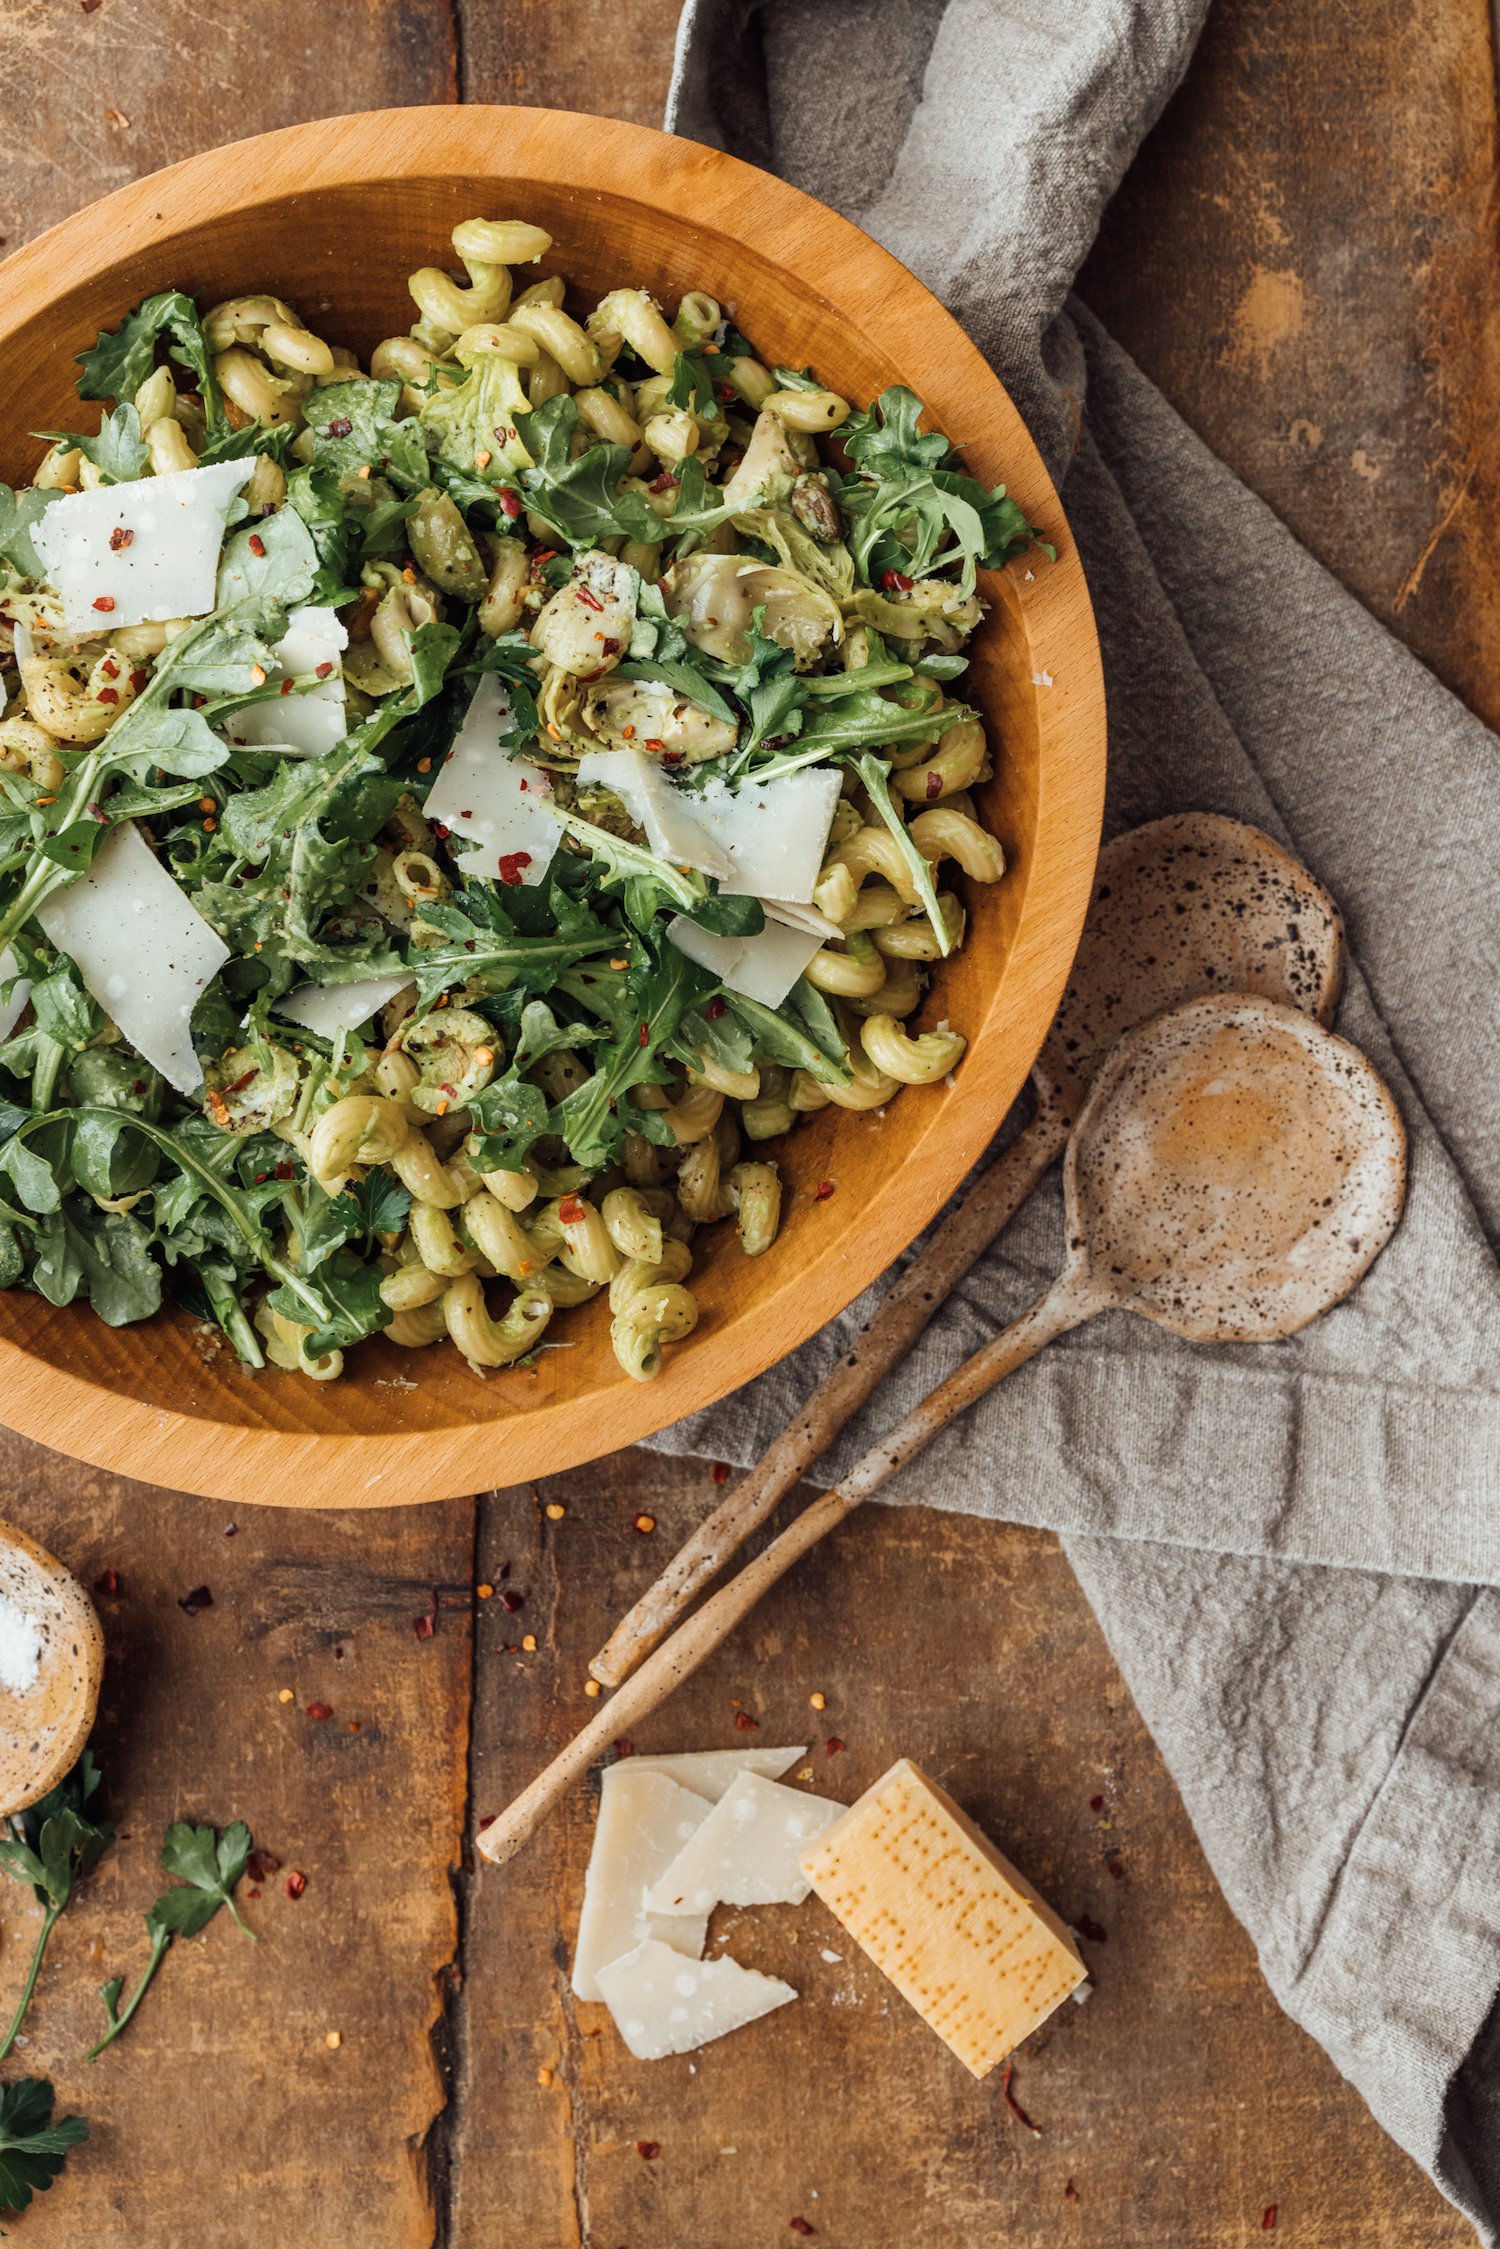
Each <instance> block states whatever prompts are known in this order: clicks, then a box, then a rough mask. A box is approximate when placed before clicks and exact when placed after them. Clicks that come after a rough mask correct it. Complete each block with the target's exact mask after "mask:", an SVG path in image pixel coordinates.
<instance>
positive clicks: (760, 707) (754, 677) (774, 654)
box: [730, 604, 807, 766]
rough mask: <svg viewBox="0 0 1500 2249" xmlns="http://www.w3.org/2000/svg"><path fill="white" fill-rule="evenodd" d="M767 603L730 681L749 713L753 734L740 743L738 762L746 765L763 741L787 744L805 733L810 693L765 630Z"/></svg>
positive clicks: (752, 626)
mask: <svg viewBox="0 0 1500 2249" xmlns="http://www.w3.org/2000/svg"><path fill="white" fill-rule="evenodd" d="M765 616H766V612H765V607H764V604H762V606H761V607H760V608H758V609H757V610H756V612H755V614H754V616H753V617H752V619H751V621H750V654H749V656H748V657H747V658H746V660H745V662H744V663H743V664H742V665H741V666H740V668H739V670H738V672H737V673H736V674H735V676H734V678H733V680H732V681H731V682H730V685H731V686H732V688H733V690H734V693H735V694H736V695H737V696H738V697H739V699H740V701H741V702H742V703H743V704H744V706H745V708H746V710H747V711H748V712H749V713H750V732H749V733H748V734H747V735H746V737H745V739H744V741H743V742H742V743H741V744H740V748H739V752H738V759H737V763H738V764H739V765H741V766H742V765H743V764H744V763H745V761H746V760H747V759H748V758H749V757H750V755H751V753H752V752H753V751H755V750H757V749H759V747H760V745H761V743H762V742H765V741H769V740H772V739H775V740H777V741H785V740H786V739H787V738H788V737H789V736H792V735H797V734H800V733H801V731H802V716H801V712H802V706H803V704H804V703H805V702H806V700H807V691H806V688H805V687H804V685H803V683H802V681H801V679H800V678H798V676H797V674H796V671H795V669H794V666H795V662H796V659H795V657H794V655H793V652H792V650H791V649H790V648H783V647H782V645H781V643H780V641H778V640H768V639H767V638H766V635H765V633H764V632H763V631H762V629H761V628H762V626H763V625H764V623H765Z"/></svg>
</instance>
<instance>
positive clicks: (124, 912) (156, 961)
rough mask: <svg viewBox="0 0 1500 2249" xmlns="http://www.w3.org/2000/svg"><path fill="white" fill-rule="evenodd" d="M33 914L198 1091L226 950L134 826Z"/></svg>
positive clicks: (148, 1051) (138, 1043)
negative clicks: (202, 1004) (207, 1008)
mask: <svg viewBox="0 0 1500 2249" xmlns="http://www.w3.org/2000/svg"><path fill="white" fill-rule="evenodd" d="M184 473H189V472H184ZM159 481H165V479H161V480H159ZM90 497H92V495H90ZM36 918H37V920H38V921H39V922H40V923H41V925H42V927H43V929H44V930H45V931H46V932H47V936H48V938H49V939H50V941H51V942H52V944H54V945H55V946H56V947H57V949H58V951H59V952H62V953H67V954H68V955H69V957H70V958H71V959H72V960H73V961H75V962H76V963H77V966H78V973H79V974H80V976H81V977H82V978H83V981H84V983H85V985H86V986H87V987H88V990H89V992H90V993H91V994H92V996H93V998H94V999H96V1000H97V1001H98V1003H99V1005H100V1006H101V1007H102V1008H103V1009H104V1010H105V1011H106V1013H107V1014H108V1015H110V1016H111V1017H112V1019H113V1020H114V1022H115V1023H116V1024H118V1026H119V1028H120V1030H121V1031H122V1032H123V1033H124V1035H125V1037H126V1038H127V1039H128V1040H129V1041H130V1044H131V1045H132V1046H133V1047H134V1048H135V1050H136V1052H137V1053H138V1054H143V1055H144V1056H145V1057H146V1060H147V1061H148V1062H149V1063H150V1064H151V1065H152V1067H153V1069H157V1070H160V1072H161V1074H162V1076H163V1077H164V1078H165V1079H166V1081H167V1083H168V1084H169V1085H172V1086H175V1087H176V1089H177V1091H178V1092H179V1093H196V1092H197V1090H198V1088H199V1086H200V1085H202V1083H203V1072H202V1070H201V1068H200V1067H199V1064H198V1057H197V1055H196V1054H195V1053H194V1052H193V1040H192V1030H191V1022H192V1013H193V1009H194V1008H195V1007H196V1006H197V1004H198V1001H199V1000H200V999H201V998H202V996H203V993H204V992H205V991H206V990H207V988H208V986H209V984H210V983H211V982H212V980H213V978H214V977H215V976H217V974H218V972H219V970H220V969H221V968H222V967H223V965H224V963H225V961H227V960H228V958H229V947H228V946H227V945H226V944H225V943H224V941H223V939H222V938H221V937H220V936H219V935H218V933H217V931H215V930H213V929H211V928H210V927H209V925H208V923H207V922H206V921H205V920H204V919H203V916H202V915H201V914H200V913H199V912H198V909H197V907H196V906H194V905H193V903H192V901H191V900H190V899H189V897H188V895H187V893H186V892H185V891H184V890H182V889H180V888H179V887H178V885H177V884H176V883H175V882H174V881H173V879H172V877H171V876H170V875H169V874H168V873H167V870H166V868H165V867H164V866H163V865H162V864H161V862H160V860H159V859H158V858H157V857H156V855H155V853H154V852H153V851H152V849H151V846H150V845H149V844H148V843H147V841H146V839H145V837H144V836H143V835H142V834H141V831H140V829H139V828H138V827H137V826H136V825H135V822H134V821H133V820H126V821H124V822H122V823H121V825H120V826H119V827H117V828H116V829H115V831H114V833H113V834H112V835H111V836H109V837H108V839H107V840H106V841H105V842H104V843H103V844H101V845H100V847H99V850H98V852H97V854H96V855H95V858H94V863H93V865H92V866H91V867H90V869H89V871H88V873H87V874H86V875H83V876H81V877H80V878H79V880H78V881H77V882H75V883H72V884H70V885H69V887H68V888H67V889H66V890H60V891H58V892H57V893H56V894H55V896H53V897H51V898H49V899H47V900H46V902H45V903H44V904H43V905H41V906H40V907H38V909H37V917H36Z"/></svg>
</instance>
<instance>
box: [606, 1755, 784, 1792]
mask: <svg viewBox="0 0 1500 2249" xmlns="http://www.w3.org/2000/svg"><path fill="white" fill-rule="evenodd" d="M806 1755H807V1745H806V1744H805V1743H803V1744H802V1745H801V1746H800V1747H799V1748H796V1749H685V1750H680V1751H678V1752H677V1753H676V1754H675V1755H666V1756H659V1757H657V1756H652V1755H651V1753H650V1752H649V1751H647V1752H646V1753H645V1754H644V1755H643V1754H642V1753H641V1752H640V1751H639V1750H637V1751H636V1752H635V1753H634V1754H633V1755H632V1757H631V1759H630V1764H631V1766H632V1769H633V1770H634V1771H636V1772H638V1773H665V1774H666V1776H667V1778H668V1780H675V1781H676V1783H677V1785H678V1787H679V1788H690V1789H691V1790H692V1792H693V1794H694V1795H695V1796H706V1797H707V1798H708V1800H709V1802H710V1803H711V1804H717V1803H718V1801H719V1798H720V1797H721V1796H722V1795H724V1794H725V1792H726V1790H728V1789H731V1788H733V1786H734V1784H735V1782H736V1781H737V1780H738V1779H739V1777H740V1775H741V1773H759V1774H761V1776H762V1777H763V1778H764V1779H766V1780H780V1778H781V1776H782V1774H783V1773H784V1772H787V1771H789V1770H790V1768H791V1767H792V1766H793V1765H795V1764H796V1762H797V1759H798V1758H799V1757H805V1756H806ZM611 1769H612V1768H611Z"/></svg>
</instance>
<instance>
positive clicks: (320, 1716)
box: [307, 1702, 333, 1726]
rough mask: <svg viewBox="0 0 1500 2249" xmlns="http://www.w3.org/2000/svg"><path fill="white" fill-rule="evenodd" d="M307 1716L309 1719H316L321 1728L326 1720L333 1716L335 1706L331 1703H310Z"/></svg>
mask: <svg viewBox="0 0 1500 2249" xmlns="http://www.w3.org/2000/svg"><path fill="white" fill-rule="evenodd" d="M307 1715H308V1717H309V1718H316V1719H317V1721H318V1724H319V1725H320V1726H321V1725H322V1723H323V1721H324V1719H325V1718H331V1717H332V1716H333V1704H332V1703H331V1702H310V1703H309V1704H308V1706H307Z"/></svg>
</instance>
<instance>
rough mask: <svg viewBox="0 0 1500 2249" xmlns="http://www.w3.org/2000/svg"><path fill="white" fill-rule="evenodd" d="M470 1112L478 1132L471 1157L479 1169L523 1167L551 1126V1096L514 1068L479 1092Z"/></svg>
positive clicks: (516, 1169) (517, 1169) (472, 1099)
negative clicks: (517, 1072)
mask: <svg viewBox="0 0 1500 2249" xmlns="http://www.w3.org/2000/svg"><path fill="white" fill-rule="evenodd" d="M469 1114H470V1116H471V1118H472V1119H473V1123H474V1131H475V1133H476V1135H477V1137H476V1139H475V1142H474V1152H473V1156H472V1159H471V1160H472V1162H473V1165H474V1168H475V1170H476V1171H520V1170H521V1169H522V1168H523V1166H524V1164H525V1162H526V1157H527V1154H528V1152H529V1150H530V1148H531V1146H532V1143H533V1142H534V1141H537V1140H540V1139H541V1137H542V1135H543V1133H545V1132H547V1131H549V1130H550V1126H549V1123H548V1115H549V1111H548V1104H547V1096H546V1095H545V1094H544V1093H543V1091H542V1089H541V1087H540V1086H536V1085H527V1084H526V1083H525V1082H524V1080H523V1079H521V1078H519V1077H517V1076H516V1075H515V1074H514V1071H507V1073H506V1075H505V1076H504V1077H503V1078H495V1079H493V1080H492V1081H491V1083H490V1084H489V1085H487V1086H485V1087H484V1089H483V1090H482V1091H481V1092H479V1093H476V1094H475V1095H474V1096H473V1097H472V1098H471V1100H470V1102H469Z"/></svg>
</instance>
